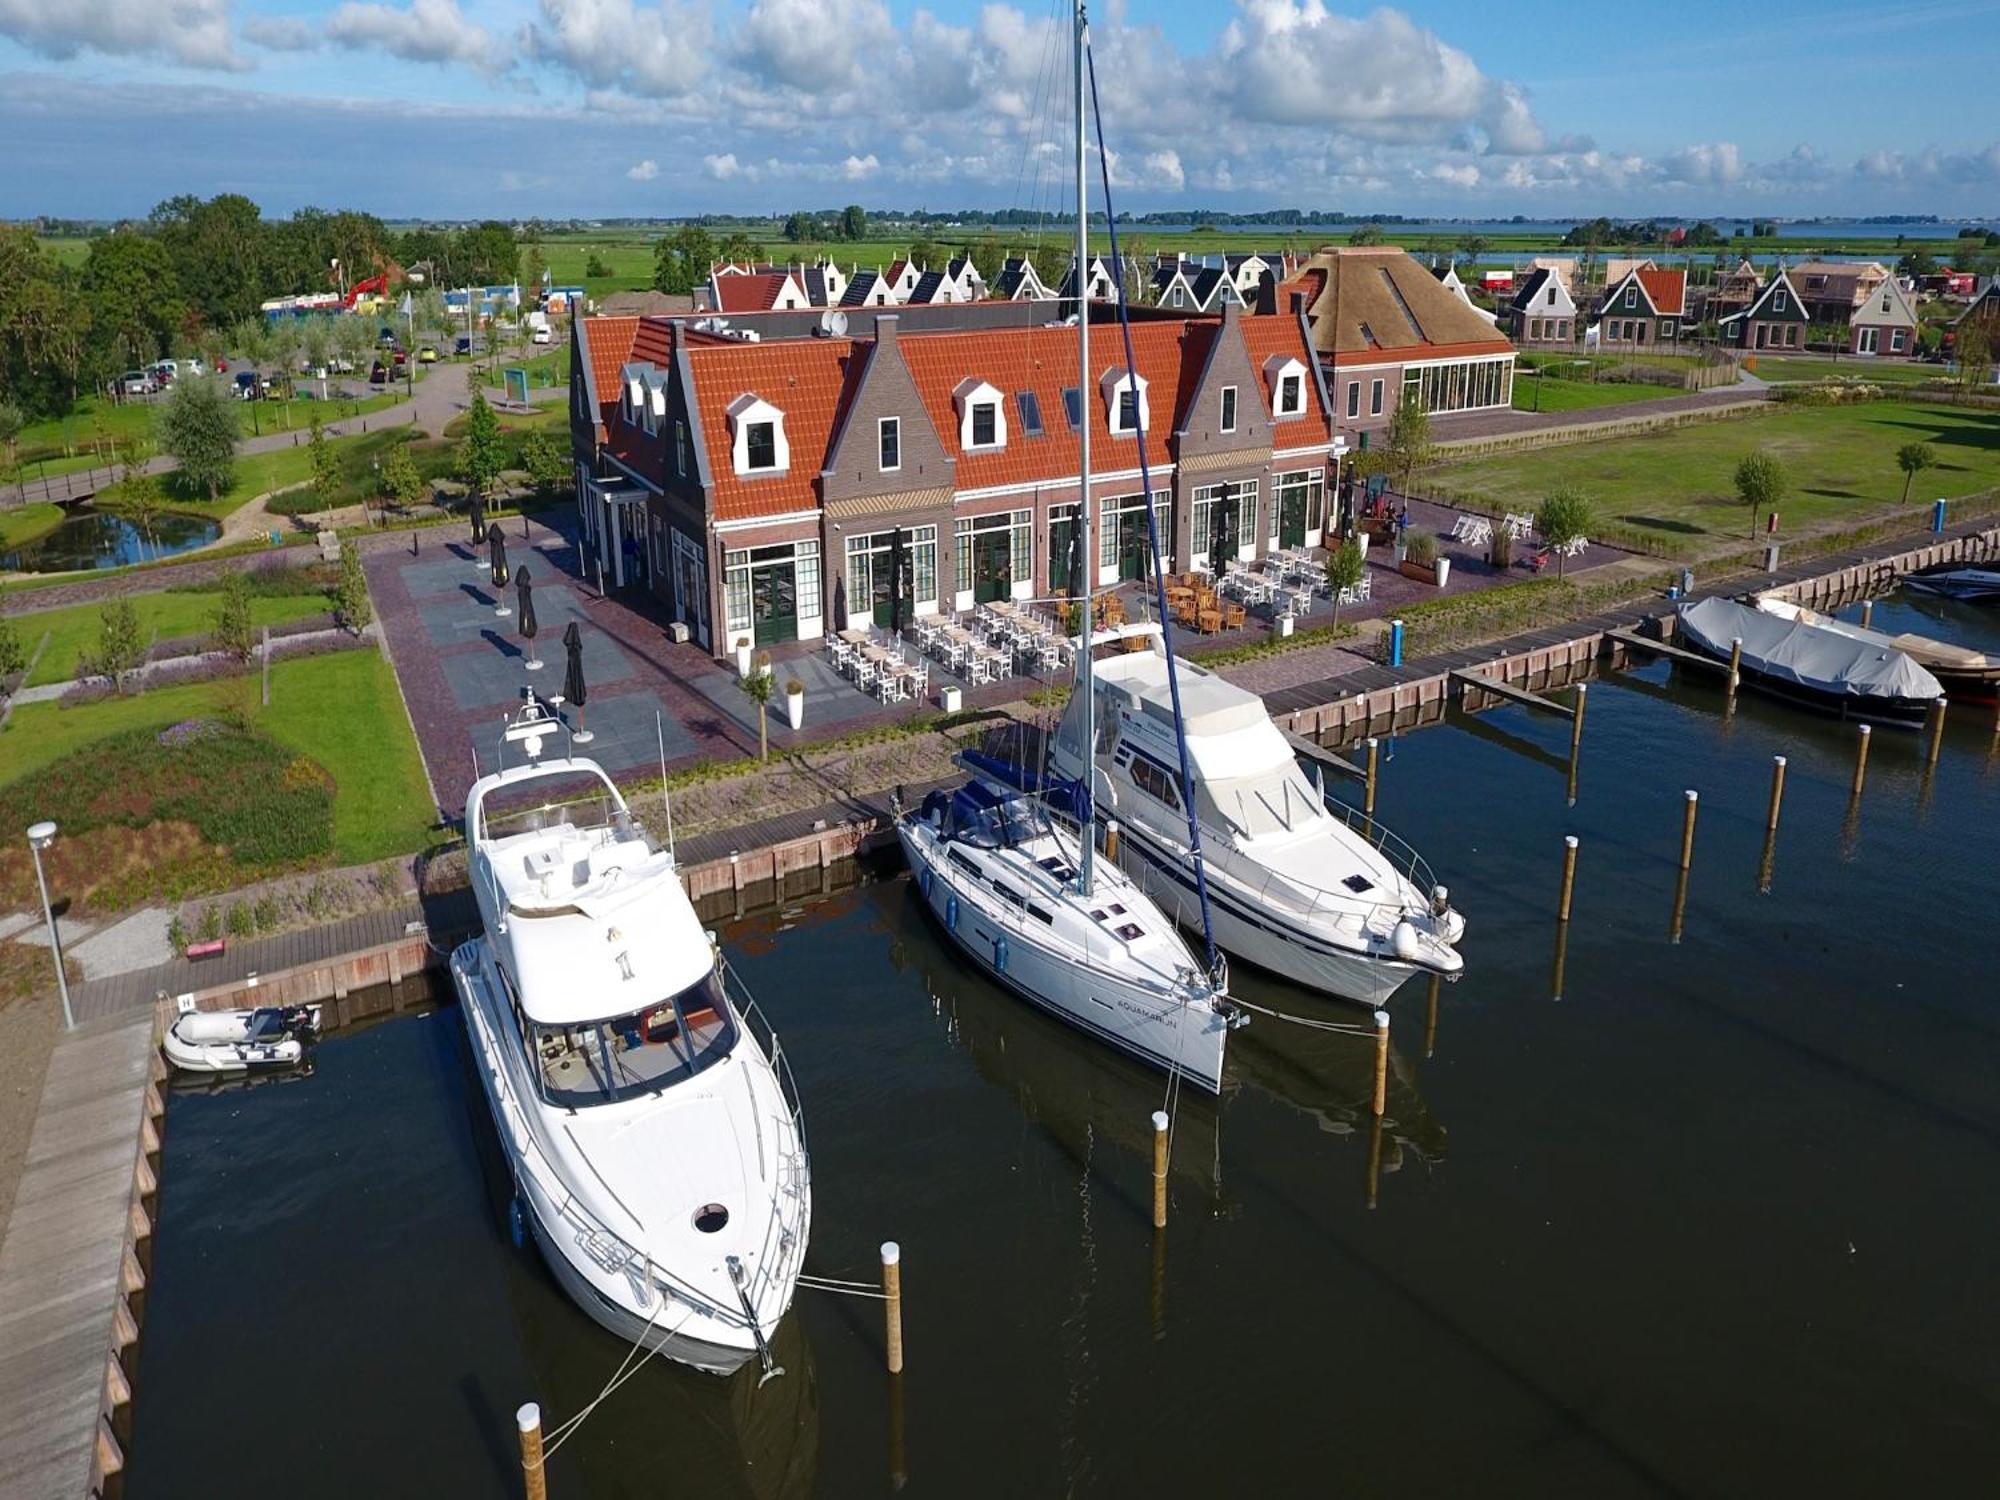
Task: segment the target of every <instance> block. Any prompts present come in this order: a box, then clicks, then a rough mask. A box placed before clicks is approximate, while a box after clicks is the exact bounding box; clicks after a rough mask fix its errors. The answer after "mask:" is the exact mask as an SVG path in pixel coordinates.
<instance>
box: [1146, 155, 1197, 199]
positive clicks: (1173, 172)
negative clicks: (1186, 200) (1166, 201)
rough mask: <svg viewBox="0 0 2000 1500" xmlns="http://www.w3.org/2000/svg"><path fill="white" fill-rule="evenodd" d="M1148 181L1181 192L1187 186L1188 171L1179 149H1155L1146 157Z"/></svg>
mask: <svg viewBox="0 0 2000 1500" xmlns="http://www.w3.org/2000/svg"><path fill="white" fill-rule="evenodd" d="M1145 168H1146V181H1147V182H1149V183H1151V184H1153V185H1155V186H1157V187H1163V188H1171V189H1172V190H1173V191H1174V192H1177V193H1178V192H1179V191H1180V190H1181V189H1182V188H1184V187H1186V186H1187V171H1186V169H1185V168H1183V167H1182V166H1181V154H1180V152H1178V151H1155V152H1153V153H1152V154H1151V155H1149V156H1148V157H1147V158H1146V161H1145Z"/></svg>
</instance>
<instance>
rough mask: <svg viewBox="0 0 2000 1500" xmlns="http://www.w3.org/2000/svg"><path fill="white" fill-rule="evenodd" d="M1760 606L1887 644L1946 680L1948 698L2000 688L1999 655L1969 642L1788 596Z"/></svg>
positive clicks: (1975, 696) (1982, 695) (1986, 698)
mask: <svg viewBox="0 0 2000 1500" xmlns="http://www.w3.org/2000/svg"><path fill="white" fill-rule="evenodd" d="M1757 608H1758V609H1760V610H1762V611H1763V612H1764V613H1765V614H1767V615H1776V616H1777V617H1778V618H1779V619H1781V620H1796V621H1798V622H1799V623H1800V624H1802V625H1817V626H1818V627H1819V628H1820V629H1822V630H1831V631H1832V632H1834V634H1836V635H1844V636H1846V637H1848V639H1850V640H1856V641H1866V642H1867V643H1868V644H1870V645H1873V646H1886V647H1888V648H1889V649H1890V650H1892V651H1900V652H1902V653H1903V655H1905V656H1907V657H1909V659H1910V660H1911V661H1913V662H1915V663H1916V664H1917V665H1918V666H1920V667H1922V668H1923V669H1924V670H1925V671H1926V672H1929V673H1930V674H1931V676H1933V677H1935V678H1937V680H1938V681H1939V682H1941V683H1943V684H1944V692H1945V696H1946V697H1947V698H1956V699H1959V700H1961V701H1963V702H1969V703H1991V702H1992V701H1993V697H1994V693H1995V690H1996V688H2000V656H1996V655H1994V654H1993V653H1991V652H1987V651H1974V650H1973V649H1972V648H1971V647H1969V646H1954V645H1953V644H1952V643H1951V642H1950V641H1939V640H1933V639H1931V637H1929V636H1927V635H1914V634H1912V633H1910V632H1909V631H1901V632H1898V633H1897V634H1895V635H1890V634H1889V633H1888V632H1886V631H1881V630H1872V629H1870V628H1869V627H1868V626H1866V625H1852V624H1849V623H1848V622H1847V621H1845V620H1839V619H1835V618H1834V617H1833V616H1832V615H1823V614H1820V613H1819V612H1818V611H1817V610H1811V609H1807V608H1806V607H1805V606H1804V605H1803V604H1794V603H1792V601H1791V600H1789V599H1774V598H1769V597H1763V596H1760V597H1759V598H1758V600H1757Z"/></svg>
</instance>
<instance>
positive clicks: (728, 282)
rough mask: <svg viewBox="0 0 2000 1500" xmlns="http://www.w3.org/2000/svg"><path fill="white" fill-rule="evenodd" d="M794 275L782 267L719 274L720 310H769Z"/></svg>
mask: <svg viewBox="0 0 2000 1500" xmlns="http://www.w3.org/2000/svg"><path fill="white" fill-rule="evenodd" d="M790 279H791V278H790V277H788V276H786V275H785V273H784V272H782V271H764V272H758V273H754V274H746V273H738V274H735V275H730V276H718V277H716V278H715V302H716V310H717V311H718V312H726V313H746V312H764V311H767V310H768V309H770V308H773V307H775V306H777V304H778V297H779V294H781V293H782V292H783V291H784V290H785V283H786V282H787V281H789V280H790Z"/></svg>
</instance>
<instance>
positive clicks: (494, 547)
mask: <svg viewBox="0 0 2000 1500" xmlns="http://www.w3.org/2000/svg"><path fill="white" fill-rule="evenodd" d="M486 551H487V555H488V557H489V558H490V559H491V561H492V569H493V571H492V575H491V576H492V579H493V587H494V589H495V590H496V591H497V590H500V589H504V588H506V587H507V539H506V538H505V537H503V536H502V535H500V523H499V522H498V521H494V522H492V523H491V524H490V525H488V526H487V528H486ZM493 613H494V614H496V615H501V616H503V617H504V616H506V615H508V614H510V613H512V611H511V610H509V609H508V608H507V597H506V595H504V594H502V595H501V596H500V603H499V604H498V605H497V606H496V607H495V608H494V611H493Z"/></svg>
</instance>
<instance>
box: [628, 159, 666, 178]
mask: <svg viewBox="0 0 2000 1500" xmlns="http://www.w3.org/2000/svg"><path fill="white" fill-rule="evenodd" d="M625 175H626V176H627V177H629V178H631V179H632V180H633V181H634V182H651V181H652V180H653V179H654V178H655V177H658V176H659V175H660V164H659V163H658V162H656V161H654V160H653V158H652V157H650V156H649V157H647V158H646V159H645V160H644V161H642V162H639V163H638V164H637V165H635V166H630V167H627V168H626V169H625Z"/></svg>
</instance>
